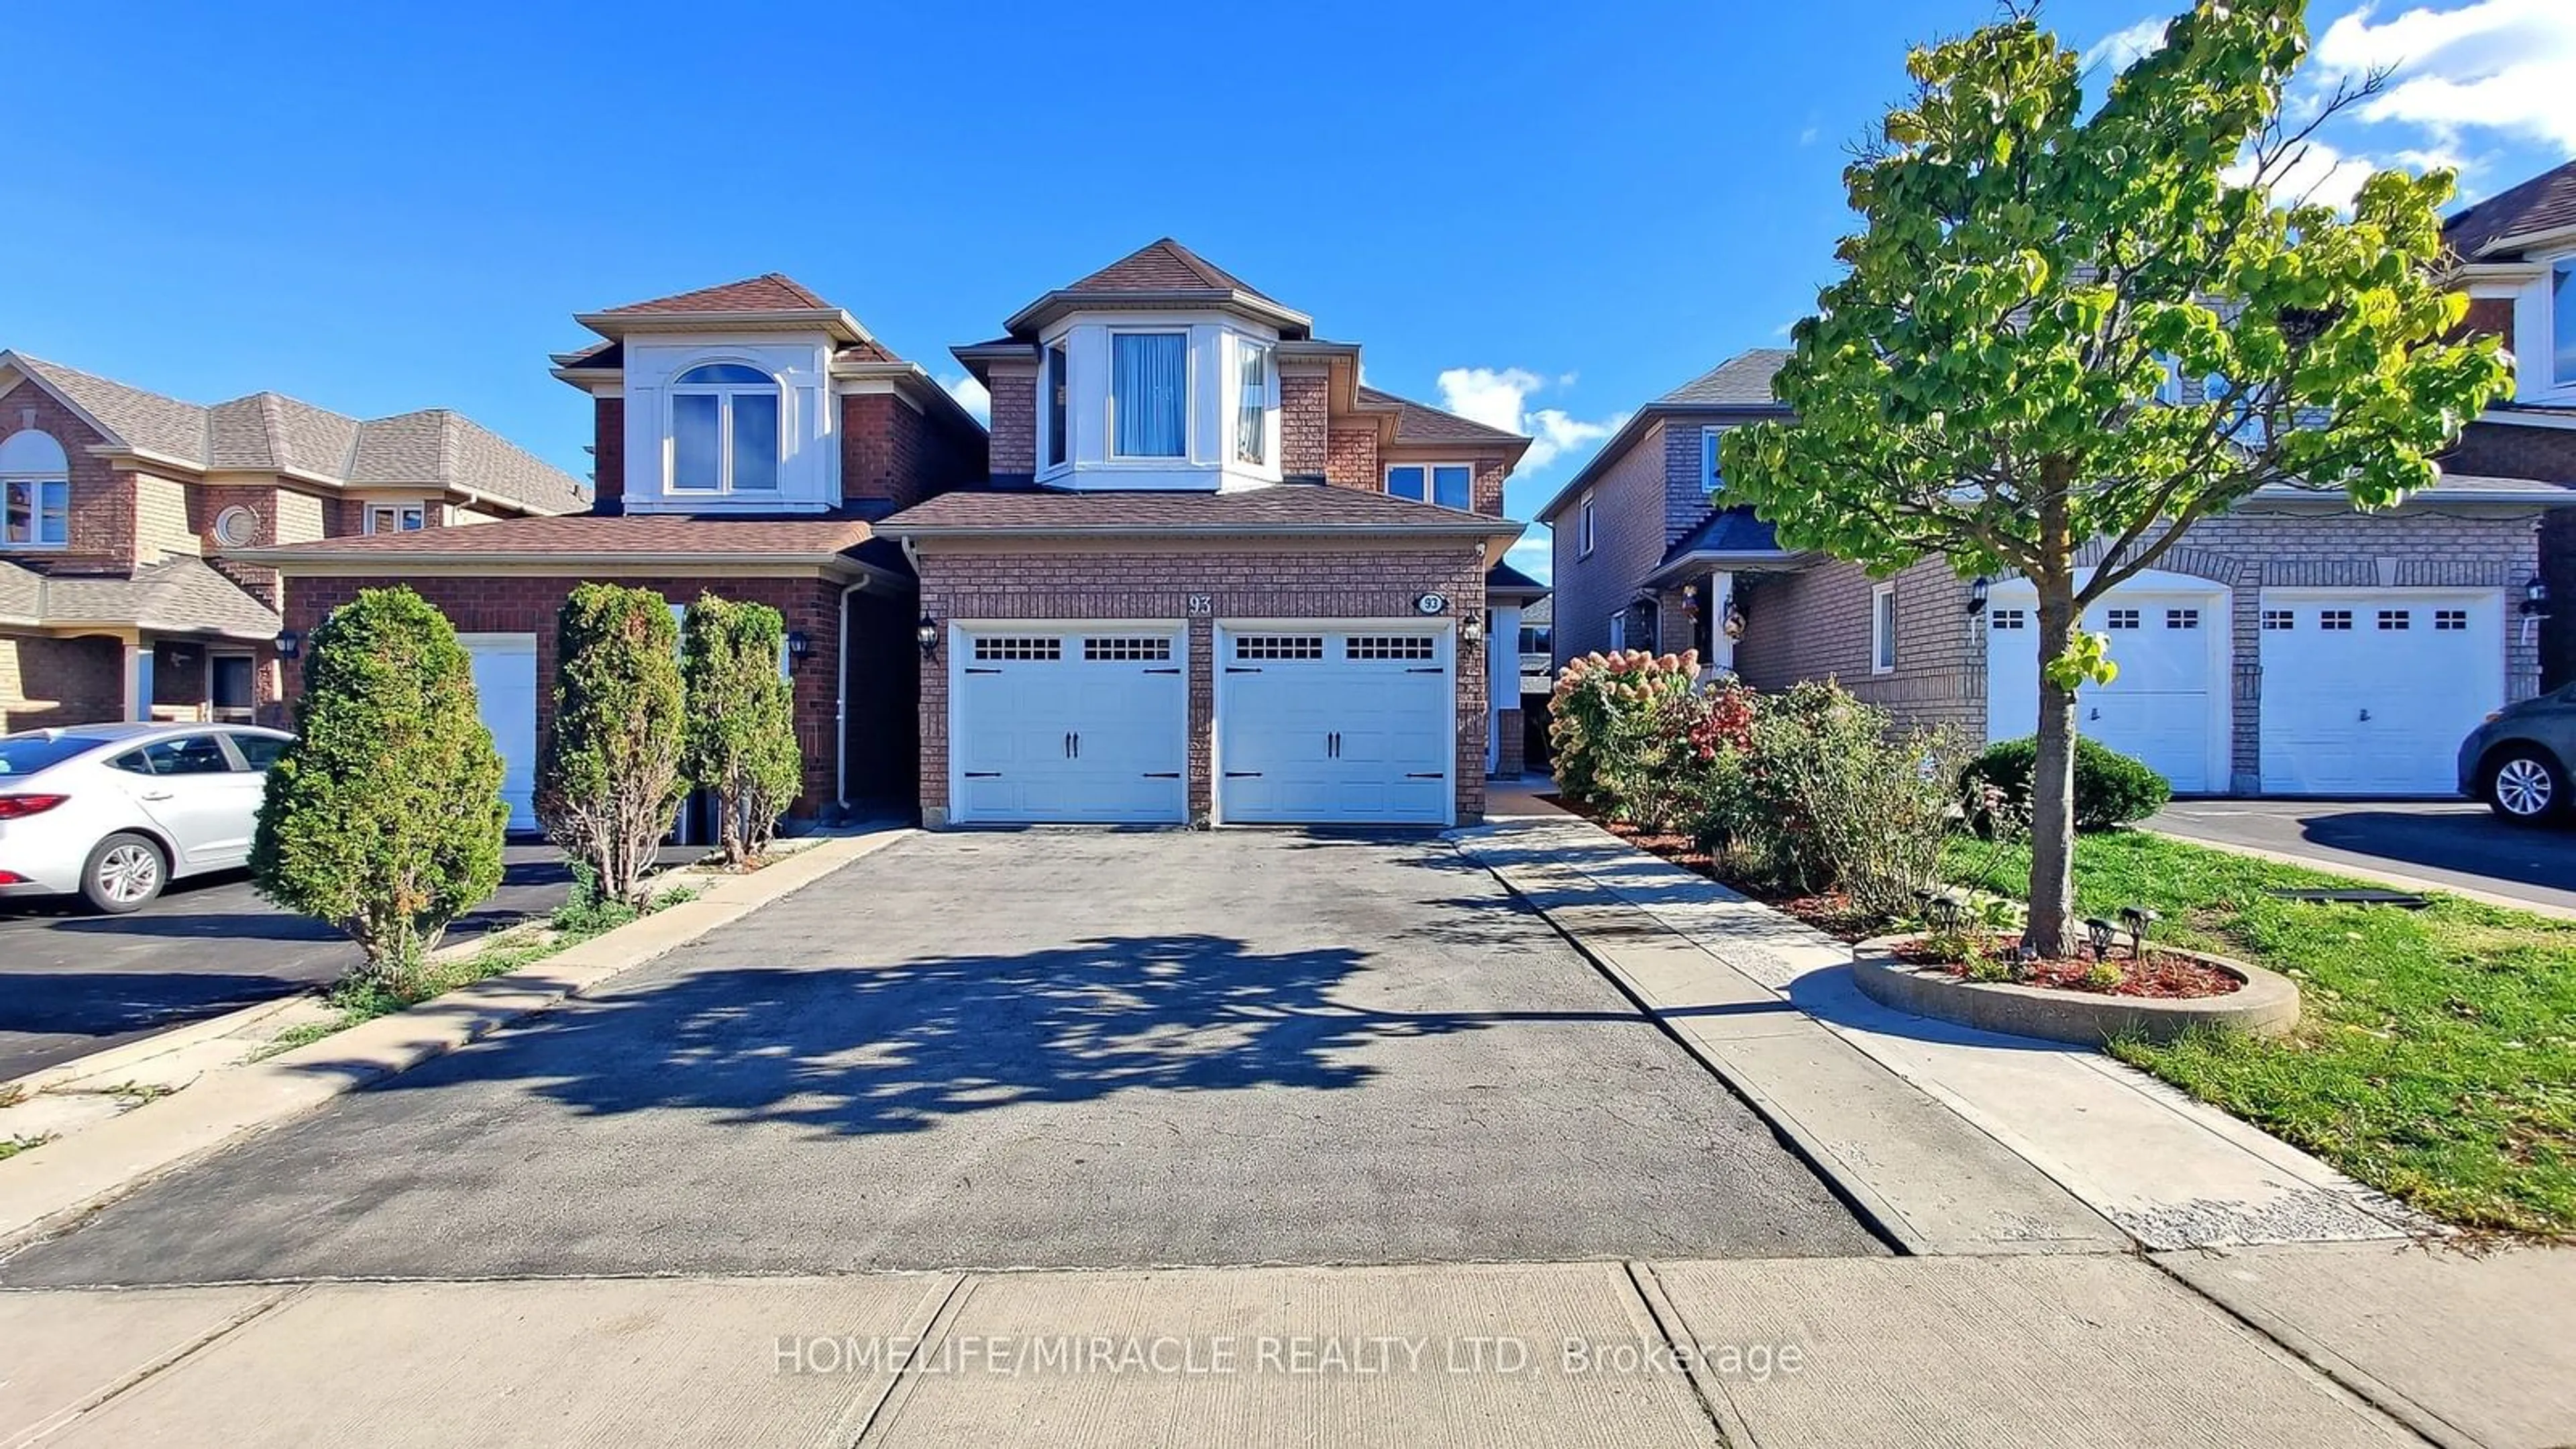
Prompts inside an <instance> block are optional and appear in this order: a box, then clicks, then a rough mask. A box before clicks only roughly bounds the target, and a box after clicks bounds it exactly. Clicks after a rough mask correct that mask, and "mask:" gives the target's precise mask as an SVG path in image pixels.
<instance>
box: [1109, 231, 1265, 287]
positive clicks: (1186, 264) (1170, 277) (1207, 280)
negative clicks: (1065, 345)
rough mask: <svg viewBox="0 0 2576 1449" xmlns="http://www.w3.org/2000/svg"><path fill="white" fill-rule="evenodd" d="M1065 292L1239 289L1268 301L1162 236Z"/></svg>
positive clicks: (1236, 279)
mask: <svg viewBox="0 0 2576 1449" xmlns="http://www.w3.org/2000/svg"><path fill="white" fill-rule="evenodd" d="M1064 290H1065V291H1068V292H1194V291H1209V292H1242V293H1245V294H1247V295H1250V296H1254V297H1260V298H1261V299H1262V300H1263V301H1265V302H1266V301H1269V300H1271V299H1270V298H1269V297H1267V296H1263V294H1262V292H1261V291H1260V289H1258V288H1256V287H1253V286H1251V285H1250V284H1248V283H1246V282H1245V281H1243V279H1241V278H1240V277H1237V276H1235V275H1234V274H1233V273H1231V272H1229V271H1227V270H1225V269H1224V268H1223V267H1220V266H1217V265H1216V264H1215V263H1213V262H1210V261H1209V260H1208V259H1207V258H1205V257H1202V256H1200V255H1199V254H1198V253H1196V252H1194V251H1191V250H1190V249H1189V248H1188V247H1185V246H1183V245H1181V244H1180V243H1179V242H1176V241H1174V240H1172V239H1171V238H1170V237H1161V238H1158V239H1156V240H1154V241H1151V242H1147V243H1146V244H1145V245H1143V246H1141V247H1138V248H1137V249H1136V250H1134V251H1132V252H1129V253H1128V254H1127V255H1125V256H1123V257H1120V258H1119V259H1118V260H1116V261H1114V262H1111V263H1110V264H1109V265H1107V266H1105V267H1102V268H1101V269H1100V270H1099V271H1096V272H1094V273H1092V274H1091V275H1090V276H1087V277H1085V278H1083V279H1082V280H1081V281H1079V282H1076V283H1074V284H1073V285H1071V286H1069V287H1066V288H1065V289H1064Z"/></svg>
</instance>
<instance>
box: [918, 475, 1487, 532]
mask: <svg viewBox="0 0 2576 1449" xmlns="http://www.w3.org/2000/svg"><path fill="white" fill-rule="evenodd" d="M1519 528H1520V525H1518V524H1515V523H1507V522H1505V521H1503V520H1502V519H1499V518H1488V517H1486V516H1484V515H1483V514H1479V513H1462V512H1460V511H1458V510H1457V509H1454V508H1441V507H1437V506H1435V505H1433V504H1429V503H1415V502H1413V501H1412V500H1410V499H1404V498H1390V497H1388V496H1387V495H1385V494H1383V493H1363V492H1360V491H1359V490H1357V489H1354V488H1328V487H1324V486H1321V485H1318V484H1300V483H1283V484H1279V485H1277V486H1274V487H1269V488H1247V489H1244V490H1241V491H1239V492H1232V493H1200V492H1179V491H1173V492H1138V493H1118V492H1099V493H1087V492H1077V491H1056V490H1036V491H1015V490H993V491H984V490H974V491H967V492H960V493H947V494H942V495H941V496H939V497H937V498H933V499H931V500H930V501H928V502H926V503H919V504H915V505H914V506H912V507H910V508H907V509H905V510H904V511H903V512H901V513H898V514H896V515H894V516H893V517H891V518H888V519H886V520H884V521H883V522H881V523H879V524H878V525H877V532H879V533H882V534H887V535H891V536H895V537H901V536H903V535H906V534H914V533H950V532H956V533H967V532H976V531H982V530H991V531H994V532H999V533H1014V534H1018V533H1114V534H1127V533H1227V532H1251V533H1406V532H1412V531H1416V530H1420V531H1425V532H1438V533H1460V534H1476V533H1482V534H1502V533H1516V532H1518V531H1519Z"/></svg>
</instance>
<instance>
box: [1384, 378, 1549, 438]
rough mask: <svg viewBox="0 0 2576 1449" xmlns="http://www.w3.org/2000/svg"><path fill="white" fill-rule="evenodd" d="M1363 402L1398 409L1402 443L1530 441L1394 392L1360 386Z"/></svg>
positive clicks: (1398, 434)
mask: <svg viewBox="0 0 2576 1449" xmlns="http://www.w3.org/2000/svg"><path fill="white" fill-rule="evenodd" d="M1360 401H1362V402H1365V403H1375V404H1377V405H1379V406H1393V407H1395V408H1397V409H1398V412H1397V414H1396V420H1395V440H1396V441H1397V442H1399V443H1521V444H1526V443H1528V442H1529V439H1528V438H1527V437H1525V436H1523V435H1522V434H1519V433H1514V432H1507V431H1505V430H1504V429H1501V428H1496V427H1488V426H1486V425H1485V424H1483V423H1480V422H1477V421H1476V420H1475V419H1474V418H1462V417H1460V416H1458V415H1457V414H1456V413H1452V412H1443V411H1441V410H1440V409H1438V408H1435V407H1433V406H1431V405H1430V404H1428V403H1418V402H1415V401H1414V400H1413V399H1411V398H1409V397H1397V396H1396V395H1395V394H1394V393H1391V392H1382V391H1380V390H1378V389H1377V388H1373V387H1363V388H1361V389H1360Z"/></svg>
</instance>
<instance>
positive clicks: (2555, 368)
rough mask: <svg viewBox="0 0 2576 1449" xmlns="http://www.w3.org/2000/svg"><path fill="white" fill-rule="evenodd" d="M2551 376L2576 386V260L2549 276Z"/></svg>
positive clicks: (2566, 263)
mask: <svg viewBox="0 0 2576 1449" xmlns="http://www.w3.org/2000/svg"><path fill="white" fill-rule="evenodd" d="M2549 310H2550V316H2551V325H2552V331H2553V332H2554V333H2555V334H2556V335H2554V336H2552V337H2551V338H2550V339H2549V343H2550V347H2549V355H2550V376H2551V377H2552V378H2554V379H2555V380H2556V381H2557V382H2558V383H2559V384H2561V385H2562V386H2564V385H2568V384H2576V257H2570V258H2568V259H2567V260H2565V261H2563V262H2560V263H2559V264H2558V265H2557V267H2556V268H2555V269H2554V270H2552V271H2551V272H2550V274H2549Z"/></svg>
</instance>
